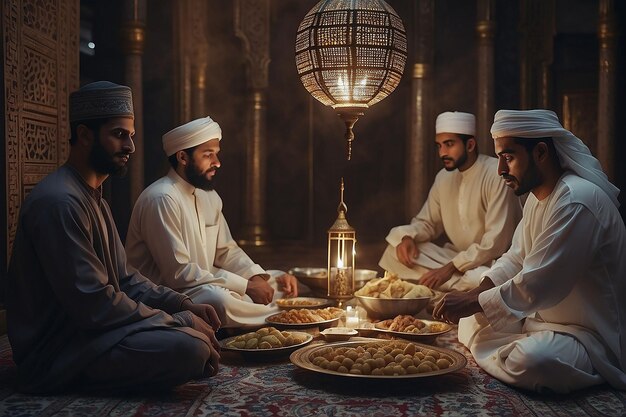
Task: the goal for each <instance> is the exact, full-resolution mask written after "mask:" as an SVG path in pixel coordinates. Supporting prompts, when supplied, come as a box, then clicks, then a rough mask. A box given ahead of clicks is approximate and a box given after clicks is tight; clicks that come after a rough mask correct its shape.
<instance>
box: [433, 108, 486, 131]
mask: <svg viewBox="0 0 626 417" xmlns="http://www.w3.org/2000/svg"><path fill="white" fill-rule="evenodd" d="M444 132H445V133H457V134H460V135H470V136H474V135H475V134H476V117H474V115H473V114H471V113H463V112H460V111H455V112H452V111H447V112H445V113H441V114H440V115H439V116H437V121H436V122H435V133H438V134H439V133H444Z"/></svg>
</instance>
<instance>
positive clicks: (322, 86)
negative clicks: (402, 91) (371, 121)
mask: <svg viewBox="0 0 626 417" xmlns="http://www.w3.org/2000/svg"><path fill="white" fill-rule="evenodd" d="M406 58H407V39H406V31H405V30H404V26H403V24H402V20H401V19H400V17H399V16H398V15H397V14H396V12H395V11H394V10H393V8H391V6H389V5H388V4H387V3H385V2H384V1H383V0H322V1H320V2H319V3H317V5H316V6H315V7H313V9H311V10H310V11H309V12H308V13H307V15H306V16H305V17H304V19H303V20H302V23H300V27H299V28H298V32H297V34H296V68H297V70H298V75H300V79H301V81H302V84H304V87H305V88H306V89H307V91H308V92H309V93H310V94H311V95H312V96H313V97H315V98H316V99H317V100H319V101H320V102H322V103H323V104H325V105H327V106H332V107H333V108H337V107H348V106H349V107H364V108H366V107H369V106H371V105H373V104H375V103H377V102H379V101H380V100H382V99H384V98H385V97H387V96H388V95H389V94H391V92H393V90H395V88H396V87H397V86H398V84H399V83H400V79H401V78H402V73H403V71H404V65H405V63H406Z"/></svg>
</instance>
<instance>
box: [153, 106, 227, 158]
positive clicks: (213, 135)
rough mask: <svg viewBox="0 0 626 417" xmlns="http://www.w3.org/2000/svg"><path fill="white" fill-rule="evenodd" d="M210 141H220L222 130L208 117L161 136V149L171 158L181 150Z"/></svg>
mask: <svg viewBox="0 0 626 417" xmlns="http://www.w3.org/2000/svg"><path fill="white" fill-rule="evenodd" d="M211 139H219V140H222V129H221V128H220V125H218V124H217V122H215V121H213V119H211V118H210V117H209V116H207V117H203V118H201V119H196V120H192V121H191V122H189V123H185V124H184V125H182V126H178V127H177V128H174V129H172V130H170V131H169V132H167V133H166V134H164V135H163V149H164V150H165V154H166V155H167V156H171V155H173V154H175V153H176V152H178V151H182V150H183V149H188V148H192V147H194V146H198V145H201V144H203V143H205V142H208V141H210V140H211Z"/></svg>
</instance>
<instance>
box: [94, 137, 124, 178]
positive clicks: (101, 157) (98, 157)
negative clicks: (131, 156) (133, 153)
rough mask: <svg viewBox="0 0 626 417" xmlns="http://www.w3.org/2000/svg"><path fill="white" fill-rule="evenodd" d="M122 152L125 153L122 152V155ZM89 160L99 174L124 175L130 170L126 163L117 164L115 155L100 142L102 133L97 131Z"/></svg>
mask: <svg viewBox="0 0 626 417" xmlns="http://www.w3.org/2000/svg"><path fill="white" fill-rule="evenodd" d="M122 154H124V153H123V152H120V155H122ZM89 162H90V164H91V166H92V167H93V169H94V170H95V171H96V172H97V173H98V174H106V175H114V176H116V177H123V176H124V175H126V172H127V171H128V168H127V167H126V164H124V165H117V164H116V163H115V161H114V160H113V157H112V156H111V155H109V153H108V152H107V151H106V150H105V149H104V148H103V147H102V145H101V144H100V135H99V134H98V133H97V132H96V134H95V135H94V141H93V147H92V148H91V152H90V153H89Z"/></svg>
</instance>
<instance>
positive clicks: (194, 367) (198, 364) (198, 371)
mask: <svg viewBox="0 0 626 417" xmlns="http://www.w3.org/2000/svg"><path fill="white" fill-rule="evenodd" d="M177 333H180V335H177V336H176V337H174V338H172V343H170V344H168V346H164V349H166V350H167V352H168V356H169V357H170V358H171V360H170V363H171V364H172V365H173V367H174V369H176V370H178V371H180V372H181V373H182V374H183V375H186V377H187V378H197V377H201V376H202V375H203V373H204V367H205V365H206V363H207V361H208V360H209V358H210V357H211V349H210V348H209V346H208V345H207V343H206V342H205V341H204V340H201V339H198V338H196V337H194V336H191V335H189V334H187V333H183V332H177Z"/></svg>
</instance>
